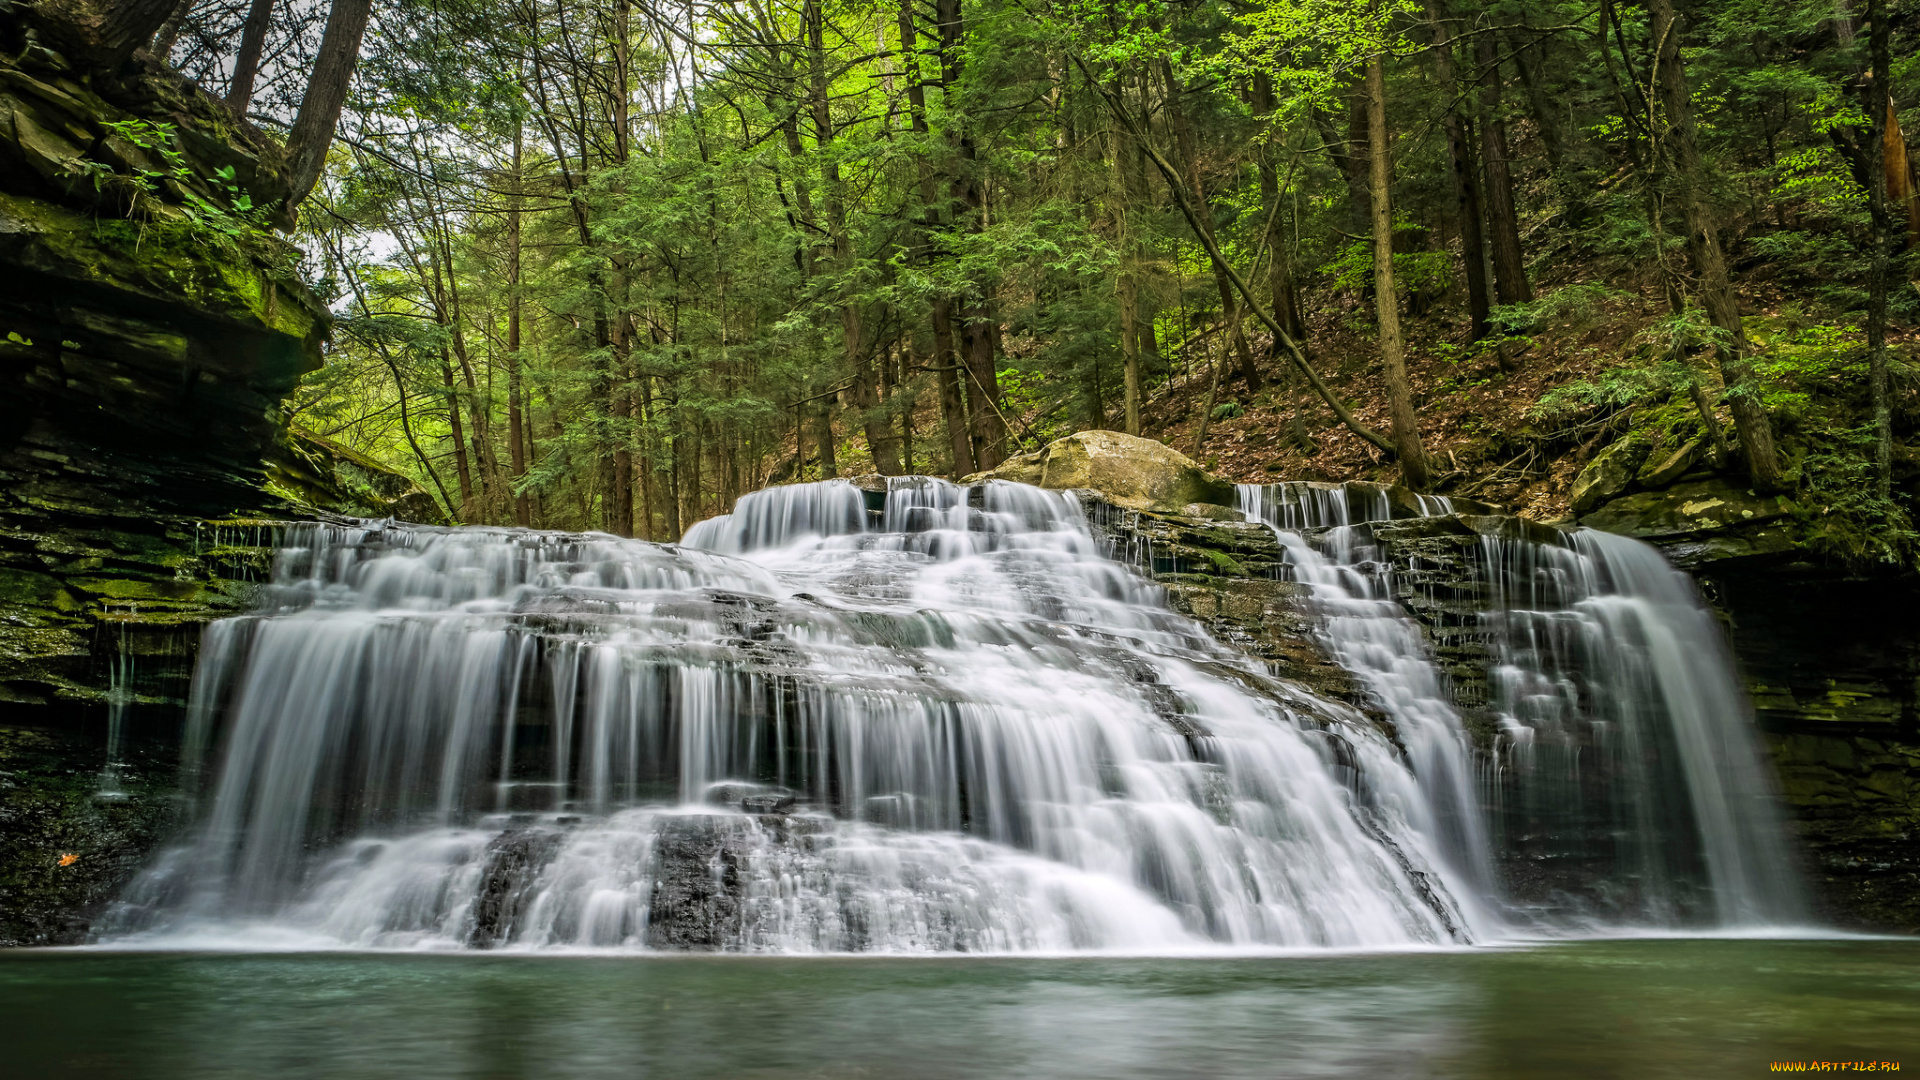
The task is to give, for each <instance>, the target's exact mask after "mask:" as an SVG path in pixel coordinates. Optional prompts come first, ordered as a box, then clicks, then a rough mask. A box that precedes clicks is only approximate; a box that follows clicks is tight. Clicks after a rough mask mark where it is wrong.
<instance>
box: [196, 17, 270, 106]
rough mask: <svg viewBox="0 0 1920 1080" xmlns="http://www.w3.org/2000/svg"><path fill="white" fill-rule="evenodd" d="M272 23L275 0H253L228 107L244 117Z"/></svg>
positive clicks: (228, 90) (234, 68) (242, 37)
mask: <svg viewBox="0 0 1920 1080" xmlns="http://www.w3.org/2000/svg"><path fill="white" fill-rule="evenodd" d="M182 6H183V7H184V4H183V5H182ZM272 23H273V0H253V6H252V7H250V8H248V9H247V21H246V23H245V25H243V26H242V27H241V28H240V51H239V52H238V53H236V54H234V58H233V82H232V83H231V84H229V85H228V87H227V104H228V105H230V106H232V107H233V111H234V112H237V113H239V114H240V115H242V116H245V115H246V113H247V106H248V105H249V104H251V103H252V102H253V82H254V80H255V79H256V78H258V77H259V75H260V54H261V53H262V52H263V51H265V50H266V47H267V28H268V27H269V26H270V25H272Z"/></svg>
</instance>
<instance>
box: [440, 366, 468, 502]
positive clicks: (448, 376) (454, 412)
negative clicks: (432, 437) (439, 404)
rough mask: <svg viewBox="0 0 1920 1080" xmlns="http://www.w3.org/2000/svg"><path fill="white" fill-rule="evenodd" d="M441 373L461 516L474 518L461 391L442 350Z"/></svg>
mask: <svg viewBox="0 0 1920 1080" xmlns="http://www.w3.org/2000/svg"><path fill="white" fill-rule="evenodd" d="M440 375H441V378H442V379H443V380H444V381H445V385H446V388H447V427H448V429H449V430H450V431H451V432H452V434H453V467H454V471H455V472H457V473H458V474H459V476H460V517H461V519H462V520H463V521H472V520H474V514H473V509H474V505H473V466H472V465H471V464H470V463H469V461H468V458H467V440H466V437H465V435H464V433H463V431H462V428H461V424H460V392H459V391H458V390H456V389H455V388H454V382H453V361H452V359H451V358H450V357H449V356H448V354H447V350H446V349H444V348H442V349H441V350H440Z"/></svg>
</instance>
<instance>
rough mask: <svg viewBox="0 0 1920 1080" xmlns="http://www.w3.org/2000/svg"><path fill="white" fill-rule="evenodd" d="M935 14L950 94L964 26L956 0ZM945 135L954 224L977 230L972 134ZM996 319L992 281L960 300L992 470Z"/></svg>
mask: <svg viewBox="0 0 1920 1080" xmlns="http://www.w3.org/2000/svg"><path fill="white" fill-rule="evenodd" d="M934 17H935V19H937V20H938V23H939V30H940V33H939V37H938V39H937V40H938V43H939V46H938V47H939V53H940V72H941V81H942V85H944V86H945V87H946V89H947V93H948V94H949V95H953V94H956V93H957V92H958V91H959V89H960V87H961V86H962V85H963V83H964V81H965V78H966V50H967V31H966V21H965V18H964V15H963V13H962V9H961V6H960V0H935V3H934ZM948 138H949V140H950V142H951V143H952V145H953V150H954V168H953V171H952V173H951V174H950V176H949V184H948V187H949V198H950V200H951V202H952V203H953V204H954V206H955V207H956V208H957V210H958V212H959V213H960V214H961V215H962V219H963V220H960V221H956V222H953V224H954V225H955V226H962V225H963V226H964V227H965V228H966V229H967V230H968V231H970V232H974V233H978V232H981V231H982V230H983V229H984V228H985V227H986V220H985V219H986V190H985V188H984V186H983V180H982V177H981V175H980V163H979V160H978V153H977V151H976V149H975V147H974V143H973V134H972V132H971V131H970V130H968V128H967V127H966V124H965V122H964V118H962V119H961V121H960V122H957V123H956V124H955V126H954V127H953V128H951V129H950V130H949V132H948ZM997 319H998V317H997V316H996V314H995V313H994V306H993V296H992V289H991V286H988V285H983V286H981V292H980V293H978V294H976V295H974V296H971V297H969V298H968V299H967V300H966V302H965V303H964V304H962V305H961V310H960V319H959V330H960V336H961V338H962V342H963V343H962V346H961V361H962V365H961V370H962V374H963V375H964V376H965V377H964V378H963V379H962V380H961V381H962V382H963V383H965V385H966V391H967V400H968V402H969V406H968V413H969V416H968V420H969V422H970V424H971V432H970V434H971V436H972V443H973V463H974V466H975V468H978V469H991V468H993V467H994V466H996V465H999V464H1000V462H1002V461H1004V460H1006V456H1007V438H1008V435H1009V432H1008V431H1007V425H1006V421H1005V419H1004V418H1003V417H1002V416H1001V414H1000V376H999V371H998V359H999V356H998V350H997V349H996V348H995V342H996V340H997V337H998V335H997V330H996V325H997Z"/></svg>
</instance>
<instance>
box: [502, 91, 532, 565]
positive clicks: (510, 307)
mask: <svg viewBox="0 0 1920 1080" xmlns="http://www.w3.org/2000/svg"><path fill="white" fill-rule="evenodd" d="M521 150H522V145H521V132H520V128H519V126H518V125H515V127H514V132H513V193H512V194H511V195H509V196H507V443H508V448H507V449H508V454H509V460H510V462H511V466H512V469H513V486H514V487H515V488H519V486H520V485H521V483H522V482H523V481H525V479H526V476H527V457H528V455H527V432H526V430H525V429H526V412H525V405H524V402H523V400H522V397H521V388H520V305H521V303H522V295H521V292H522V290H521V274H520V212H521V211H520V198H521V189H522V185H523V184H525V182H526V173H525V166H524V162H523V159H522V157H521ZM513 523H514V524H515V525H518V526H520V527H521V528H523V529H524V528H527V527H529V526H531V525H532V524H533V509H532V505H531V503H530V502H529V500H528V498H527V493H526V492H525V491H524V490H522V491H519V493H518V494H516V495H515V496H514V498H513Z"/></svg>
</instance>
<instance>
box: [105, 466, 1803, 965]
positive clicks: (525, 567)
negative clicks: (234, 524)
mask: <svg viewBox="0 0 1920 1080" xmlns="http://www.w3.org/2000/svg"><path fill="white" fill-rule="evenodd" d="M1377 490H1378V489H1361V488H1357V487H1356V488H1355V489H1352V490H1341V489H1333V490H1327V489H1323V488H1318V487H1312V486H1306V485H1276V486H1273V487H1269V488H1246V489H1243V491H1242V496H1241V498H1242V508H1243V509H1244V510H1245V511H1246V512H1247V513H1248V514H1249V516H1251V517H1253V518H1255V519H1257V520H1263V521H1266V522H1267V523H1268V524H1269V525H1271V526H1272V527H1273V528H1274V529H1275V531H1276V535H1277V537H1278V538H1279V540H1280V541H1281V543H1282V546H1283V548H1284V550H1285V552H1286V555H1287V559H1286V565H1285V572H1286V573H1287V574H1289V575H1290V576H1292V577H1293V578H1295V579H1296V580H1299V581H1301V582H1304V583H1306V584H1308V585H1309V586H1310V587H1311V591H1312V596H1311V599H1310V601H1309V603H1310V604H1311V605H1312V611H1313V614H1314V617H1315V620H1316V621H1315V626H1316V628H1317V629H1316V633H1317V634H1318V635H1319V637H1320V638H1321V640H1322V643H1323V645H1324V647H1325V651H1326V652H1327V653H1328V654H1329V655H1330V656H1332V657H1333V658H1334V659H1336V660H1337V661H1338V662H1339V663H1340V664H1341V665H1342V666H1344V667H1346V668H1347V669H1348V670H1349V671H1351V672H1352V673H1353V674H1354V676H1355V677H1356V679H1357V680H1358V681H1359V683H1360V684H1361V685H1362V686H1363V687H1364V688H1365V689H1366V691H1367V694H1368V698H1369V700H1370V701H1371V702H1372V703H1373V705H1374V706H1375V707H1374V708H1373V709H1371V710H1370V711H1369V712H1362V711H1361V710H1358V709H1355V708H1353V707H1351V706H1349V705H1345V704H1341V703H1337V702H1333V701H1329V700H1325V699H1323V698H1321V697H1318V696H1316V695H1315V694H1314V693H1312V692H1311V691H1309V690H1308V689H1306V688H1305V687H1304V686H1302V685H1300V684H1297V683H1294V682H1291V681H1289V680H1287V679H1285V678H1282V677H1279V676H1277V675H1275V674H1274V673H1272V672H1269V671H1268V670H1266V669H1265V668H1264V667H1263V666H1262V665H1261V664H1260V663H1259V662H1257V661H1255V660H1253V659H1250V658H1249V657H1247V656H1245V655H1243V654H1241V653H1239V652H1236V651H1233V650H1231V649H1228V648H1226V647H1225V646H1223V645H1221V644H1219V643H1217V642H1216V641H1215V640H1214V639H1213V638H1212V637H1211V636H1210V635H1209V634H1208V633H1207V632H1206V630H1205V629H1204V628H1202V627H1201V626H1200V625H1198V624H1196V623H1194V622H1193V621H1191V620H1189V619H1187V618H1184V617H1182V616H1180V615H1178V614H1176V613H1175V612H1174V611H1172V610H1171V609H1170V608H1169V607H1168V604H1167V599H1166V596H1165V593H1164V590H1163V589H1162V588H1161V587H1160V586H1158V585H1156V584H1154V583H1153V582H1152V581H1151V580H1150V579H1149V578H1148V577H1146V576H1143V575H1142V574H1141V573H1139V572H1137V571H1136V570H1134V569H1132V568H1130V567H1129V566H1128V565H1125V564H1123V563H1122V562H1118V561H1115V560H1114V559H1112V558H1109V557H1108V555H1107V552H1109V551H1110V550H1111V549H1110V547H1109V546H1108V545H1104V544H1103V543H1102V541H1101V540H1100V539H1099V538H1098V537H1097V533H1098V530H1097V529H1094V528H1091V527H1090V526H1089V523H1088V522H1087V520H1086V518H1085V517H1084V516H1083V512H1082V508H1081V504H1080V502H1079V501H1078V499H1077V498H1076V497H1075V496H1073V495H1071V494H1068V493H1059V492H1046V491H1041V490H1039V489H1036V488H1031V487H1026V486H1023V485H1017V484H1010V483H1006V482H1002V481H993V482H989V483H987V484H984V485H980V486H976V487H972V488H961V487H956V486H954V485H951V484H948V483H945V482H943V481H939V480H931V479H926V478H900V479H895V480H893V481H892V482H891V484H890V486H889V488H888V490H887V491H886V492H884V493H871V494H870V493H867V492H863V491H862V490H860V489H859V488H856V487H854V486H853V485H852V484H849V483H846V482H844V481H831V482H825V483H819V484H807V485H795V486H791V487H783V488H775V489H769V490H767V491H763V492H759V493H756V494H752V495H748V496H746V497H744V498H742V499H741V500H740V503H739V506H738V507H737V508H736V511H735V513H733V514H732V515H728V516H725V517H720V518H715V519H713V520H710V521H706V522H702V523H700V524H698V525H696V526H695V527H694V528H693V529H692V530H691V531H690V532H689V533H688V534H687V537H686V538H685V540H684V542H683V543H682V544H680V545H677V546H674V545H656V544H649V543H643V542H638V541H627V540H620V539H617V538H614V537H609V536H604V535H596V534H560V533H539V532H528V531H523V530H503V529H484V528H462V529H441V528H427V527H420V526H410V525H399V524H395V523H391V522H369V523H365V524H362V525H359V526H354V527H347V526H337V525H325V524H311V525H302V526H297V527H294V528H291V529H289V530H288V532H287V535H286V538H285V541H284V546H283V548H282V550H281V552H280V555H279V559H278V563H277V566H276V568H275V571H274V575H273V580H272V583H271V584H270V585H269V586H268V587H267V589H266V591H265V594H264V599H263V601H262V604H261V606H260V608H259V610H258V611H256V612H255V613H253V614H251V615H247V616H244V617H241V618H237V619H232V620H227V621H225V622H221V623H218V624H215V625H214V626H213V627H211V628H210V629H209V631H208V633H207V636H206V639H205V642H204V644H203V648H202V661H201V667H200V670H199V672H198V674H197V676H196V680H195V688H194V700H193V702H192V706H191V711H192V719H191V725H192V727H191V731H190V738H189V743H190V747H189V758H190V765H189V768H190V769H197V770H200V772H199V774H198V775H199V776H200V779H199V780H198V781H197V782H196V783H194V784H193V785H192V786H193V788H194V790H197V791H200V792H203V795H202V796H201V800H202V801H201V805H200V807H199V808H198V812H197V813H198V822H199V823H198V825H197V826H196V827H195V829H194V831H193V832H192V834H191V835H190V837H189V838H188V840H187V842H186V843H184V844H183V845H182V846H181V847H179V848H177V849H175V850H174V851H172V852H170V853H168V854H167V855H166V856H165V857H164V858H163V859H161V860H160V861H159V862H158V863H157V864H156V865H155V866H154V867H152V868H151V869H150V870H149V871H148V872H147V873H146V874H144V875H143V876H142V878H141V879H140V880H139V881H138V882H137V883H136V884H135V886H134V887H133V888H132V889H131V890H130V891H129V893H128V895H127V896H126V897H125V898H124V899H123V901H122V902H121V904H120V905H119V906H118V907H117V909H116V910H115V912H114V913H113V916H112V918H111V920H110V924H109V925H110V927H111V929H110V930H109V932H108V934H109V937H111V938H113V939H115V940H118V941H121V942H124V943H136V944H137V943H172V944H189V945H190V944H194V943H206V942H218V943H233V942H236V941H246V940H253V941H262V942H271V943H276V944H283V945H284V944H306V945H315V944H321V945H348V946H360V947H398V948H405V947H452V948H507V949H522V950H527V949H542V948H552V947H584V948H596V949H620V950H655V949H688V948H693V949H722V950H728V951H746V952H861V951H873V952H888V953H918V952H1060V951H1075V950H1114V951H1131V952H1168V951H1186V950H1193V949H1219V948H1229V949H1246V948H1253V947H1278V948H1330V947H1333V948H1367V947H1404V946H1415V945H1448V944H1467V943H1475V942H1483V941H1488V940H1492V939H1496V938H1500V937H1502V936H1507V935H1512V934H1515V933H1527V934H1540V933H1579V932H1587V931H1592V930H1595V929H1604V928H1614V927H1621V926H1631V927H1641V928H1646V927H1680V926H1695V927H1698V926H1710V927H1720V928H1729V927H1734V928H1737V927H1752V926H1764V925H1770V924H1779V923H1784V922H1791V921H1794V920H1796V919H1799V918H1801V908H1800V906H1799V904H1800V902H1799V899H1798V890H1797V885H1796V884H1795V881H1796V879H1795V877H1794V875H1793V873H1792V872H1791V870H1790V868H1789V865H1788V860H1787V858H1786V855H1785V853H1784V852H1785V848H1784V845H1783V844H1782V842H1781V840H1780V831H1779V825H1778V821H1777V818H1776V813H1775V811H1774V809H1773V806H1772V803H1771V801H1770V799H1769V795H1768V786H1767V782H1766V776H1765V772H1764V767H1763V764H1762V762H1761V760H1760V758H1759V756H1758V753H1757V750H1756V749H1755V746H1754V739H1753V735H1752V734H1751V721H1750V714H1749V712H1748V710H1747V708H1746V706H1745V703H1744V701H1743V700H1742V698H1741V695H1740V692H1739V689H1738V686H1737V683H1736V681H1735V680H1734V678H1733V676H1732V673H1731V666H1730V663H1729V660H1728V657H1727V656H1726V653H1725V649H1724V646H1723V645H1722V644H1721V641H1720V635H1719V631H1718V628H1717V626H1715V625H1714V623H1713V622H1712V620H1711V618H1710V617H1709V616H1708V614H1707V613H1706V612H1705V611H1704V609H1702V608H1701V607H1700V605H1699V603H1698V601H1697V599H1695V597H1694V596H1693V593H1692V591H1691V586H1690V584H1689V583H1688V582H1687V581H1686V580H1685V579H1684V578H1683V577H1681V576H1680V575H1679V574H1678V573H1677V572H1675V571H1673V570H1672V569H1671V568H1670V567H1668V566H1667V565H1666V564H1665V563H1664V562H1663V561H1662V560H1661V559H1660V557H1659V556H1658V555H1657V554H1656V553H1654V552H1653V551H1652V549H1650V548H1646V547H1644V546H1643V545H1639V544H1637V543H1634V542H1632V541H1626V540H1620V539H1617V538H1611V537H1600V536H1597V535H1594V534H1589V533H1574V534H1566V535H1564V536H1562V537H1560V538H1559V539H1557V540H1554V541H1552V542H1548V541H1541V540H1527V541H1515V540H1510V539H1509V540H1502V539H1497V538H1496V539H1487V540H1485V541H1482V542H1480V544H1479V547H1478V548H1477V549H1476V554H1475V557H1474V563H1473V565H1474V566H1475V568H1476V569H1475V574H1476V575H1477V576H1478V578H1479V579H1480V582H1481V585H1482V587H1483V588H1484V589H1485V591H1486V592H1487V594H1488V595H1489V596H1491V597H1492V599H1491V601H1490V603H1489V605H1488V609H1487V612H1486V614H1485V615H1484V617H1483V618H1482V619H1481V620H1480V621H1479V623H1478V624H1477V625H1476V627H1475V632H1476V633H1479V634H1481V635H1482V636H1483V637H1484V638H1485V639H1486V640H1487V641H1488V642H1489V643H1490V649H1491V653H1490V655H1492V656H1494V657H1495V659H1496V663H1494V665H1493V670H1492V672H1491V681H1490V684H1489V685H1491V686H1493V687H1494V688H1495V691H1494V693H1493V694H1492V695H1491V700H1490V701H1489V702H1487V703H1486V704H1485V706H1484V707H1481V708H1477V709H1463V708H1462V707H1460V706H1459V705H1457V704H1456V703H1455V698H1456V697H1457V696H1458V695H1457V694H1455V693H1454V692H1453V690H1452V688H1451V687H1450V685H1449V679H1448V677H1447V676H1446V674H1445V672H1444V671H1443V670H1442V668H1441V667H1440V666H1439V665H1438V664H1437V663H1436V661H1435V658H1434V656H1433V654H1432V650H1431V648H1430V646H1429V644H1428V637H1427V635H1426V634H1424V633H1423V631H1422V627H1421V626H1420V625H1419V624H1418V623H1417V621H1416V620H1415V619H1414V618H1413V617H1412V616H1411V615H1410V614H1409V612H1408V610H1407V608H1406V607H1405V606H1404V605H1403V604H1401V603H1400V602H1399V601H1398V599H1396V597H1397V595H1398V594H1397V592H1396V583H1395V580H1394V571H1393V569H1392V567H1391V566H1390V565H1389V563H1388V562H1387V561H1386V560H1385V559H1384V558H1383V557H1382V556H1381V554H1380V552H1379V550H1378V549H1377V547H1376V545H1375V543H1374V539H1373V537H1372V535H1371V529H1372V528H1373V527H1374V526H1375V525H1378V524H1379V523H1382V522H1388V521H1391V520H1392V519H1394V518H1395V517H1396V516H1397V517H1400V518H1405V517H1406V516H1408V515H1409V514H1414V515H1419V514H1429V515H1444V514H1448V513H1450V512H1451V507H1450V506H1449V505H1448V504H1446V503H1445V502H1444V500H1427V501H1422V502H1420V503H1418V504H1416V505H1414V506H1413V507H1412V508H1411V509H1409V508H1408V506H1407V505H1406V504H1405V503H1404V501H1403V502H1402V503H1399V504H1393V503H1391V502H1390V501H1389V500H1387V499H1385V498H1384V497H1383V496H1377V495H1376V494H1374V493H1376V492H1377ZM1396 507H1397V508H1396ZM1476 725H1477V726H1476ZM1516 868H1518V869H1516Z"/></svg>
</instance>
